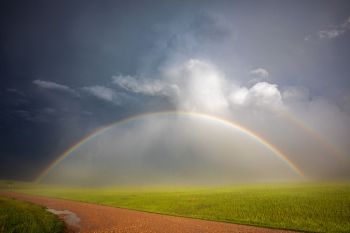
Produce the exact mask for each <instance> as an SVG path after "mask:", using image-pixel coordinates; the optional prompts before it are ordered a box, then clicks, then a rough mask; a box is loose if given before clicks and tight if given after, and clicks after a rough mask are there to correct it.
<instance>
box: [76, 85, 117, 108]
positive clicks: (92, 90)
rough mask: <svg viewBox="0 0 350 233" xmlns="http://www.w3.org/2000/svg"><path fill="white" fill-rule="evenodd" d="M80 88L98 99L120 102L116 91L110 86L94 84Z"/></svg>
mask: <svg viewBox="0 0 350 233" xmlns="http://www.w3.org/2000/svg"><path fill="white" fill-rule="evenodd" d="M82 89H83V90H84V91H86V92H87V93H89V94H90V95H93V96H95V97H96V98H98V99H102V100H104V101H109V102H113V103H116V104H120V99H119V98H118V95H117V93H116V92H115V91H114V90H113V89H111V88H108V87H104V86H99V85H96V86H89V87H83V88H82Z"/></svg>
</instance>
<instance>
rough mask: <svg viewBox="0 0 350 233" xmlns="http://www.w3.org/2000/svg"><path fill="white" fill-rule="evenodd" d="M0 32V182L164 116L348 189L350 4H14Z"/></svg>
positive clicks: (0, 6)
mask: <svg viewBox="0 0 350 233" xmlns="http://www.w3.org/2000/svg"><path fill="white" fill-rule="evenodd" d="M0 27H1V32H0V77H1V84H0V139H1V143H0V178H1V179H21V180H31V179H34V178H35V177H37V176H38V175H39V174H40V173H41V172H42V171H43V170H44V169H45V168H46V167H47V166H48V165H49V164H51V163H52V161H54V160H55V159H56V158H57V157H59V155H60V154H62V153H63V152H64V151H65V150H67V148H69V147H71V146H72V145H74V144H75V143H76V142H78V141H80V140H81V139H82V138H84V137H85V136H86V135H88V134H89V133H91V132H94V131H95V130H97V129H98V128H100V127H103V126H106V125H109V124H111V123H113V122H117V121H120V120H122V119H125V118H128V117H131V116H135V115H139V114H143V113H150V112H159V111H186V112H198V113H202V114H206V115H210V116H215V117H219V118H221V119H225V120H228V121H231V122H236V123H237V124H238V125H240V126H242V127H244V128H247V129H249V130H251V131H253V132H254V133H255V134H257V135H259V137H261V138H263V139H264V140H266V141H268V142H269V143H270V144H272V145H274V146H275V147H276V148H278V149H279V150H280V151H283V153H284V154H286V155H288V158H289V159H290V160H291V161H293V162H294V163H295V164H297V165H298V166H299V167H300V169H302V170H303V171H304V172H305V175H306V176H307V177H308V178H309V179H349V178H350V145H349V143H348V140H349V138H350V77H349V71H350V66H349V65H350V64H349V61H350V46H349V44H350V3H349V1H265V0H263V1H191V0H190V1H90V0H87V1H79V0H78V1H66V0H63V1H39V0H34V1H18V0H11V1H9V0H5V1H1V3H0ZM155 119H158V118H155ZM164 121H166V122H168V120H165V119H159V121H158V123H157V121H152V122H153V123H152V124H153V125H152V127H153V126H157V125H164V124H165V123H164ZM159 122H163V123H162V124H160V123H159ZM171 124H173V123H171V122H168V123H167V124H166V126H164V127H163V128H162V132H166V131H167V130H168V129H169V127H170V125H171ZM186 124H188V122H187V123H184V125H186ZM146 125H147V127H148V125H149V123H147V124H146ZM130 127H131V126H130ZM140 127H141V126H140ZM145 127H146V126H142V127H141V129H143V128H145ZM147 127H146V128H147ZM152 127H150V128H152ZM181 127H183V126H179V128H181ZM206 127H207V126H206ZM131 129H132V130H134V128H132V127H131ZM132 130H131V131H132ZM132 132H134V131H132ZM183 132H186V131H185V130H183V131H181V132H180V131H179V130H176V131H173V133H174V134H175V135H177V138H181V137H186V135H187V137H188V134H184V133H183ZM134 134H135V135H134V136H133V137H132V138H134V140H135V141H139V142H141V141H142V140H144V139H142V138H140V135H144V138H148V139H147V140H149V138H152V137H151V134H152V133H151V132H149V130H148V128H147V130H146V129H145V130H144V131H143V132H142V133H140V135H138V134H137V133H135V132H134ZM152 135H153V134H152ZM222 135H225V134H224V133H223V134H222ZM222 135H221V136H222ZM112 136H113V137H116V138H118V137H119V136H120V135H119V134H118V135H112ZM112 136H111V137H112ZM158 136H159V135H158ZM194 138H197V137H195V136H194ZM136 139H137V140H136ZM170 139H171V137H169V138H168V139H167V141H171V140H170ZM106 140H107V139H106ZM108 140H109V139H108ZM130 140H131V141H132V139H130ZM130 140H129V141H130ZM158 140H159V139H158ZM164 140H165V139H164ZM202 140H204V139H202ZM205 140H208V139H205ZM205 140H204V141H205ZM237 140H238V139H237ZM242 140H243V139H242ZM159 142H160V141H159ZM110 143H112V142H110ZM150 143H151V142H150ZM163 143H165V142H163ZM178 143H179V142H178ZM183 143H184V142H183ZM183 143H182V144H181V143H180V144H178V146H177V148H178V147H181V146H184V144H183ZM212 143H213V147H212V148H216V147H217V145H218V144H217V143H218V142H214V141H212ZM156 144H157V143H156ZM159 144H160V143H159ZM200 144H201V143H197V144H196V147H200ZM202 144H203V143H202ZM214 144H215V145H214ZM91 145H93V144H91ZM130 146H132V145H130ZM155 148H156V145H155ZM169 148H171V147H169ZM169 148H167V149H164V150H163V149H161V148H158V149H157V150H156V151H157V152H155V153H165V152H164V151H169V150H170V149H169ZM115 150H118V149H115ZM158 150H159V151H163V152H158ZM208 150H209V149H208ZM230 150H231V149H230ZM195 151H197V150H195ZM130 153H134V152H132V151H128V152H125V154H126V155H129V154H130ZM183 153H185V152H183ZM198 153H199V152H198ZM247 153H248V152H247ZM153 159H154V160H152V161H158V159H157V158H153ZM261 161H262V159H260V160H259V159H256V160H255V161H254V162H252V164H253V165H254V164H255V165H256V164H259V163H261ZM237 163H239V161H238V162H237ZM255 165H254V166H255ZM254 166H253V167H254ZM276 166H277V165H276ZM277 167H278V166H277ZM277 167H276V169H277ZM251 168H252V167H251ZM164 169H165V168H164ZM277 170H278V169H277ZM252 172H253V170H252ZM198 174H200V173H198Z"/></svg>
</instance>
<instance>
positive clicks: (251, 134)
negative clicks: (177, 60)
mask: <svg viewBox="0 0 350 233" xmlns="http://www.w3.org/2000/svg"><path fill="white" fill-rule="evenodd" d="M170 115H180V116H191V117H196V118H200V119H206V120H210V121H214V122H217V123H219V124H222V125H224V126H227V127H231V128H233V129H235V130H238V131H240V132H241V133H243V134H245V135H247V136H249V137H250V138H252V139H254V140H255V141H256V142H258V143H260V144H262V145H264V146H265V147H266V148H267V149H269V150H270V151H271V152H273V153H274V155H276V156H277V157H278V158H280V159H281V160H282V161H284V162H285V163H286V164H287V165H288V167H290V168H291V170H292V171H294V172H295V173H296V174H297V175H298V176H300V177H302V178H304V177H305V174H304V172H303V171H302V170H301V169H300V168H299V167H298V166H297V165H296V164H295V163H293V162H292V161H291V160H290V159H289V158H288V156H287V155H286V154H284V153H283V152H282V151H280V150H279V149H278V148H277V147H276V146H274V145H272V144H271V143H270V142H268V141H267V140H265V139H264V138H262V137H261V136H259V135H258V134H257V133H255V132H253V131H252V130H250V129H247V128H245V127H243V126H241V125H239V124H237V123H236V122H232V121H229V120H227V119H224V118H220V117H217V116H212V115H207V114H204V113H199V112H182V111H166V112H151V113H143V114H140V115H135V116H132V117H129V118H125V119H123V120H120V121H117V122H114V123H112V124H109V125H107V126H105V127H102V128H99V129H97V130H95V131H93V132H91V133H89V134H88V135H86V136H85V137H83V138H82V139H81V140H80V141H78V142H77V143H75V144H73V145H72V146H71V147H69V148H68V149H67V150H65V151H64V152H63V153H62V154H61V155H60V156H58V158H57V159H55V160H54V161H53V162H52V163H50V164H49V165H48V166H47V167H46V168H45V169H44V170H43V171H42V172H41V173H40V174H39V175H38V176H37V178H36V179H35V180H34V181H35V182H41V181H42V180H43V179H44V178H45V177H46V176H47V175H48V174H49V173H50V171H51V170H52V169H53V168H55V167H56V166H57V165H58V164H59V163H60V162H62V161H63V160H64V159H65V158H66V157H67V156H69V155H70V154H71V153H72V152H73V151H75V150H76V149H77V148H79V147H80V146H81V145H83V144H84V143H86V142H88V141H89V140H91V139H92V138H95V137H97V136H99V135H101V134H103V133H104V132H106V131H107V130H109V129H111V128H112V127H114V126H116V125H120V124H125V123H128V122H130V121H133V120H137V119H141V118H143V117H147V116H170Z"/></svg>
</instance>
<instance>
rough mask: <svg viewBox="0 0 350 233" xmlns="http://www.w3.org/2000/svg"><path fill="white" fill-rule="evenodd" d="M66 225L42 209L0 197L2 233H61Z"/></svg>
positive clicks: (0, 229)
mask: <svg viewBox="0 0 350 233" xmlns="http://www.w3.org/2000/svg"><path fill="white" fill-rule="evenodd" d="M63 231H64V223H63V222H61V221H60V220H58V219H57V217H56V216H54V215H53V214H51V213H49V212H47V211H45V210H44V209H43V208H42V207H40V206H37V205H33V204H30V203H26V202H22V201H17V200H13V199H10V198H6V197H2V196H0V232H1V233H22V232H23V233H39V232H40V233H61V232H63Z"/></svg>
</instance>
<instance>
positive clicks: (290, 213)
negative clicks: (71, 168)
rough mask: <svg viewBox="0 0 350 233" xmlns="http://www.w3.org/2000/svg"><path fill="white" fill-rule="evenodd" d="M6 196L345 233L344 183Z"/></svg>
mask: <svg viewBox="0 0 350 233" xmlns="http://www.w3.org/2000/svg"><path fill="white" fill-rule="evenodd" d="M11 191H16V192H24V193H27V194H34V195H42V196H49V197H56V198H63V199H70V200H77V201H83V202H90V203H96V204H102V205H108V206H114V207H122V208H129V209H135V210H142V211H148V212H155V213H162V214H169V215H176V216H185V217H192V218H199V219H207V220H214V221H224V222H232V223H242V224H248V225H256V226H265V227H272V228H282V229H292V230H299V231H307V232H350V184H349V183H313V184H310V183H309V184H306V183H305V184H267V185H263V184H259V185H239V186H231V187H168V188H167V187H134V188H132V187H108V188H106V187H105V188H90V189H88V188H63V187H54V186H43V185H31V184H22V185H13V186H12V187H11Z"/></svg>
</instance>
